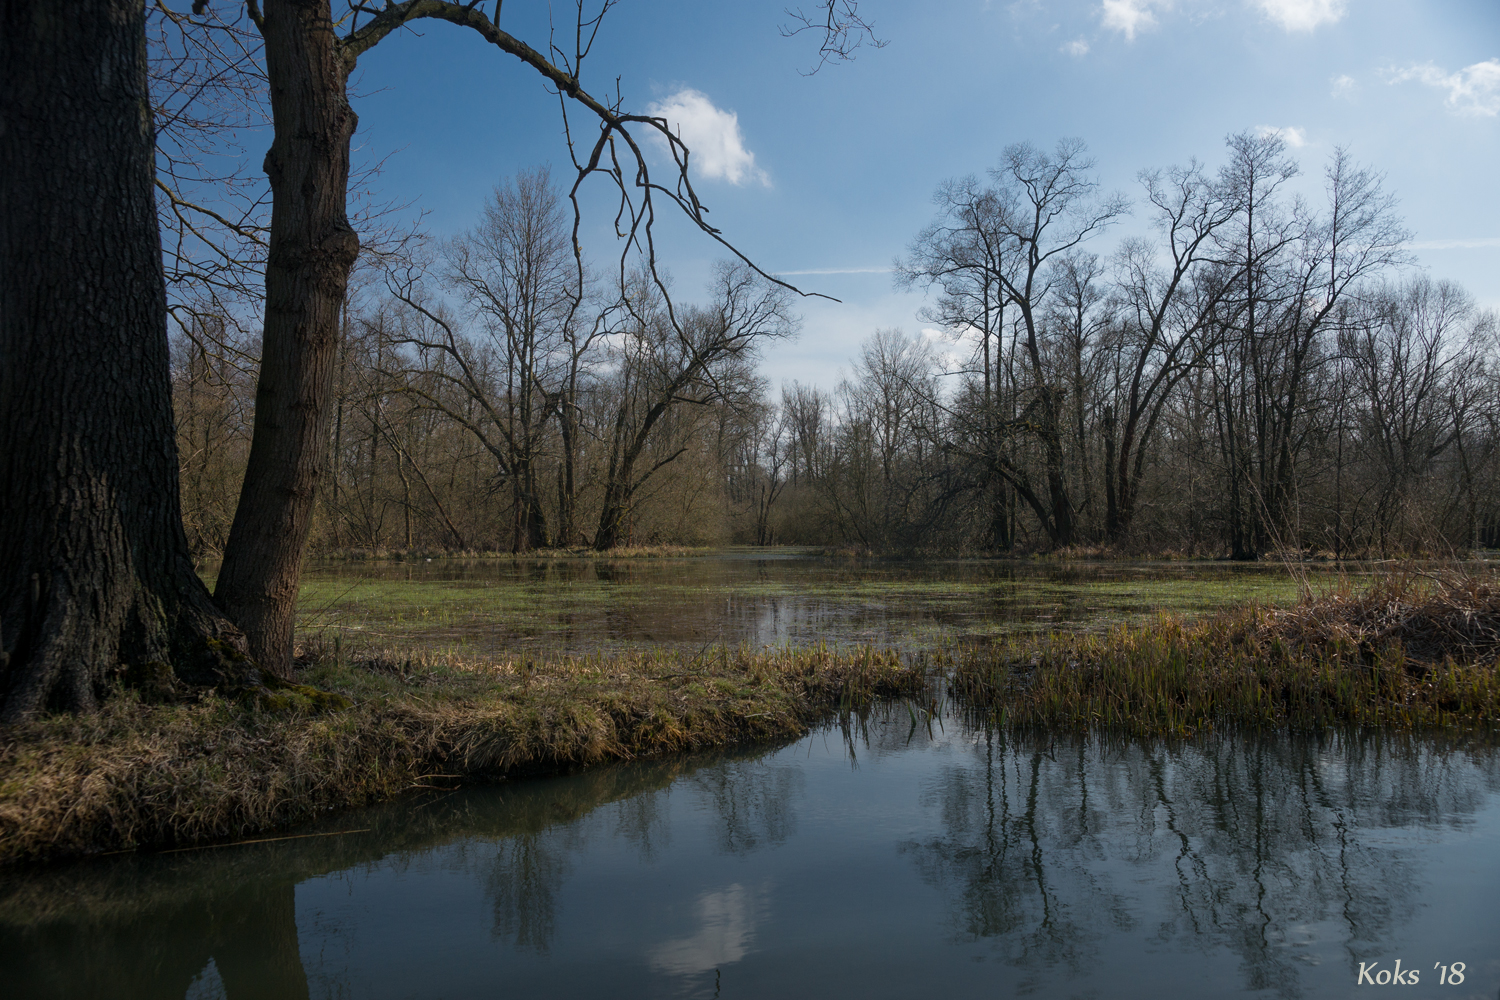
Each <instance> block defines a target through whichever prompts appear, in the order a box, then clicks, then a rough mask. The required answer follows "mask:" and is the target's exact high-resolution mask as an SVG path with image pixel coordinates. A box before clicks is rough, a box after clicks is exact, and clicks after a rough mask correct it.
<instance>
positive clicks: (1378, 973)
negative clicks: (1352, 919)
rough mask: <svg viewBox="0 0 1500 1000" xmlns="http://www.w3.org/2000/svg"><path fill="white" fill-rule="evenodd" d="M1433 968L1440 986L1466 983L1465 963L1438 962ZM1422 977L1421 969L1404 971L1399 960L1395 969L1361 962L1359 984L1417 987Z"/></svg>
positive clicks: (1377, 963) (1374, 963) (1375, 963)
mask: <svg viewBox="0 0 1500 1000" xmlns="http://www.w3.org/2000/svg"><path fill="white" fill-rule="evenodd" d="M1432 968H1433V971H1434V972H1437V973H1439V975H1438V985H1439V986H1457V985H1459V984H1460V983H1462V982H1463V981H1464V970H1465V969H1467V968H1468V966H1467V965H1465V964H1464V963H1463V962H1454V963H1453V964H1452V965H1444V964H1443V963H1442V962H1437V963H1435V964H1434V965H1433V967H1432ZM1421 976H1422V970H1420V969H1402V968H1401V959H1399V958H1398V959H1396V967H1395V968H1394V969H1382V968H1381V967H1380V963H1379V962H1360V963H1359V980H1358V983H1359V985H1360V986H1415V985H1417V983H1418V982H1420V981H1421Z"/></svg>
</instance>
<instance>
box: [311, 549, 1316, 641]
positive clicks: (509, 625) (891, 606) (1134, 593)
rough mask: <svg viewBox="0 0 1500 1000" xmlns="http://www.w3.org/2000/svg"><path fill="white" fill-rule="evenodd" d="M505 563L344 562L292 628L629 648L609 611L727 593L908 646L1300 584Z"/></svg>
mask: <svg viewBox="0 0 1500 1000" xmlns="http://www.w3.org/2000/svg"><path fill="white" fill-rule="evenodd" d="M464 565H465V566H467V565H468V564H464ZM506 565H507V564H492V565H491V567H490V568H491V569H492V570H493V573H494V575H493V576H491V577H489V578H471V579H459V580H432V579H420V578H417V579H389V578H386V577H382V576H380V575H377V574H376V573H374V572H372V573H369V574H365V575H362V576H353V577H350V576H345V575H342V574H344V573H345V572H346V571H347V570H348V567H347V566H341V567H340V568H339V570H338V573H339V574H340V575H328V573H327V571H326V570H325V571H315V572H311V573H309V575H308V578H307V579H306V580H305V582H304V584H303V588H302V592H301V598H300V603H299V608H300V614H299V628H300V631H301V634H302V635H303V636H304V637H312V636H315V635H317V634H319V633H320V632H343V633H345V634H349V635H359V636H365V637H371V638H375V639H379V640H383V641H388V642H403V643H413V644H417V645H421V646H425V647H427V648H433V647H438V648H445V649H459V650H462V649H466V648H472V646H473V645H475V644H482V645H483V646H484V647H485V648H487V649H490V650H491V651H495V650H497V649H503V648H506V647H508V646H519V645H523V644H527V643H531V644H536V643H540V644H545V643H546V641H547V639H548V637H550V636H558V637H563V636H566V637H567V639H568V641H569V642H570V644H571V645H572V646H573V648H578V647H580V646H583V647H587V646H589V645H592V644H595V643H597V644H599V645H605V646H609V647H610V648H616V649H617V648H622V647H627V646H629V645H631V643H630V641H629V640H621V639H619V638H618V630H617V629H616V627H615V625H616V623H615V622H614V621H612V620H611V618H612V617H616V618H617V617H618V616H619V615H622V614H623V615H630V616H632V617H633V618H634V619H637V620H640V621H644V622H649V625H650V628H647V629H645V631H652V630H653V629H654V630H672V629H676V628H678V627H679V626H681V627H684V628H688V629H699V630H702V629H704V628H707V629H708V632H707V633H705V637H707V635H708V634H716V631H715V629H714V626H713V623H714V621H716V620H719V619H722V618H723V615H724V612H723V610H722V609H724V607H725V606H726V602H728V601H730V600H733V601H737V602H767V603H769V602H771V601H784V602H793V605H794V606H797V607H802V608H809V609H816V610H818V611H820V612H831V613H832V614H826V615H824V617H825V618H827V619H830V620H832V619H836V618H839V617H842V619H844V620H845V621H847V622H850V623H851V624H847V625H839V624H836V625H832V626H830V628H831V629H832V631H829V632H828V633H827V634H826V635H823V636H822V638H825V639H827V640H828V641H832V642H856V643H857V642H859V641H862V640H863V639H864V636H863V635H862V634H861V632H860V629H861V628H862V627H864V625H865V623H864V622H862V621H861V620H860V619H861V618H862V617H868V616H869V615H870V614H871V613H873V612H878V613H879V616H880V617H881V618H882V627H883V628H884V629H885V630H886V633H885V634H886V639H885V640H884V641H889V642H892V643H894V644H897V645H902V646H906V647H908V648H916V647H920V646H924V645H928V644H931V643H932V642H934V641H939V640H941V638H943V636H944V634H948V633H953V632H954V631H955V629H956V630H957V631H959V632H963V633H966V634H970V635H987V634H988V635H1000V634H1009V633H1013V632H1016V631H1024V630H1033V631H1038V630H1041V631H1044V630H1047V629H1051V628H1058V627H1062V626H1066V627H1068V628H1073V629H1101V628H1107V627H1109V626H1111V625H1114V624H1119V623H1132V622H1140V621H1144V620H1146V619H1147V618H1149V617H1150V616H1152V615H1154V614H1156V613H1158V612H1161V611H1168V612H1173V613H1180V614H1196V613H1202V612H1206V611H1212V610H1216V609H1220V608H1224V607H1228V606H1231V605H1234V604H1239V603H1244V602H1247V601H1259V602H1262V603H1274V602H1284V601H1290V600H1295V599H1296V597H1297V595H1298V588H1299V585H1298V583H1297V582H1296V581H1295V580H1294V579H1292V577H1291V576H1289V575H1288V574H1286V573H1285V572H1282V571H1280V570H1279V568H1270V569H1262V570H1257V571H1251V572H1245V571H1225V570H1223V569H1222V568H1214V567H1210V568H1207V569H1204V570H1202V571H1189V572H1188V573H1186V574H1184V572H1183V571H1182V570H1180V569H1176V568H1174V569H1172V570H1171V571H1170V573H1168V572H1167V571H1162V570H1159V569H1155V568H1151V567H1146V568H1139V569H1136V570H1134V572H1137V573H1140V574H1142V576H1146V575H1148V574H1153V573H1158V572H1159V573H1162V574H1163V575H1164V577H1165V578H1155V579H1151V578H1140V579H1128V580H1121V579H1089V578H1088V577H1089V573H1090V570H1087V569H1086V570H1078V569H1076V568H1071V567H1070V568H1068V571H1067V572H1066V573H1065V574H1061V575H1062V577H1063V578H1061V579H1059V578H1057V576H1058V575H1059V574H1057V572H1056V571H1052V570H1049V571H1044V572H1043V573H1042V574H1039V575H1037V574H1035V572H1034V570H1033V571H1031V572H1028V573H1025V574H1024V575H1022V576H1021V577H1020V578H1019V579H1010V578H1006V577H1004V576H997V575H996V574H995V571H994V564H992V563H991V564H985V563H973V562H969V563H953V564H951V572H952V574H953V575H952V576H951V577H948V578H941V577H937V576H936V574H939V573H946V572H948V571H949V569H950V564H936V567H935V568H926V569H924V571H923V572H922V573H920V574H919V573H910V574H906V573H905V572H904V571H903V570H902V569H901V568H900V567H897V568H896V569H894V570H893V569H891V568H890V567H886V568H883V569H870V568H868V567H867V568H864V569H860V570H842V569H837V568H833V569H830V567H828V566H826V565H824V566H821V567H818V568H817V570H816V571H809V570H808V569H807V568H806V566H801V567H799V566H797V565H795V564H793V565H784V566H782V567H780V568H778V569H777V570H775V571H774V575H766V574H749V573H743V574H735V573H733V572H730V571H729V570H727V569H725V567H724V565H723V564H722V563H717V564H716V563H715V561H712V560H698V561H695V562H694V563H691V564H682V565H680V566H677V567H674V568H673V569H671V570H664V569H663V568H661V567H660V566H657V567H651V566H650V565H649V564H648V565H646V566H645V567H644V568H642V567H641V566H639V565H637V566H635V569H638V570H640V571H641V572H640V574H639V576H638V578H636V579H610V580H605V579H596V578H592V577H585V578H570V577H567V576H561V577H555V578H551V579H544V580H528V579H520V580H517V579H514V578H507V577H506V576H505V575H504V574H505V573H506ZM423 569H424V570H429V571H436V572H442V571H443V564H441V563H434V564H430V565H429V564H425V563H424V564H423ZM1092 571H1093V572H1098V571H1099V570H1098V569H1097V568H1095V569H1093V570H1092ZM418 572H421V570H419V571H418ZM1108 572H1112V573H1118V572H1119V570H1118V569H1117V568H1109V569H1108ZM1075 577H1076V579H1075ZM934 616H940V617H942V618H944V619H945V620H950V621H956V622H958V624H957V625H955V626H954V627H952V628H947V629H946V630H945V628H943V627H941V626H936V625H934V622H933V618H934ZM729 627H730V628H733V627H734V626H733V624H732V623H730V624H729ZM840 629H844V630H845V631H844V632H841V631H839V630H840ZM845 632H847V634H845ZM730 638H733V636H732V634H731V636H730ZM523 640H524V641H523Z"/></svg>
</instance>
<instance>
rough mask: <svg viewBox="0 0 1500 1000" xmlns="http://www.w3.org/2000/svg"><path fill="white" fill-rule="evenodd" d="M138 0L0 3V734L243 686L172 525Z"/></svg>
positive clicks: (174, 493)
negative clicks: (228, 682)
mask: <svg viewBox="0 0 1500 1000" xmlns="http://www.w3.org/2000/svg"><path fill="white" fill-rule="evenodd" d="M153 150H154V139H153V133H152V123H151V104H150V99H149V95H148V93H147V83H146V34H145V5H144V2H143V0H66V2H64V0H0V213H3V214H0V509H3V510H4V511H5V516H4V517H3V518H0V721H16V720H19V719H24V718H27V717H30V716H33V715H35V714H37V713H38V712H41V711H45V710H49V709H61V710H88V709H92V708H94V707H95V706H96V705H97V704H98V702H99V700H100V698H101V697H102V696H103V695H104V694H105V693H106V692H107V691H108V689H109V687H110V686H111V684H112V683H113V682H114V681H115V680H116V679H117V678H119V679H124V680H126V681H129V682H135V683H137V684H139V686H141V687H142V688H144V689H147V690H149V691H151V692H152V693H154V694H156V695H159V696H167V695H170V694H171V693H172V692H173V691H174V690H175V688H176V687H177V685H178V683H179V682H183V681H185V682H189V683H214V682H216V681H217V680H222V679H223V675H222V674H221V673H220V671H221V670H222V671H227V670H229V669H230V668H231V667H232V666H235V665H236V664H237V667H235V669H239V670H240V671H242V673H243V675H244V676H246V677H253V676H254V672H253V667H252V666H251V665H250V664H249V663H248V662H247V661H245V660H244V657H243V656H236V655H235V651H236V649H237V648H239V647H242V644H243V640H242V638H241V637H240V635H239V634H238V632H237V631H236V630H235V628H234V627H233V626H232V625H231V624H230V623H229V621H227V620H226V619H225V618H224V616H223V615H222V614H220V613H219V612H218V610H217V609H216V608H215V607H214V606H213V603H212V602H211V600H210V599H209V596H208V591H207V589H206V588H205V587H204V585H203V583H202V581H200V580H199V579H198V576H197V574H196V573H195V572H194V570H193V565H192V561H191V558H190V556H189V551H188V543H187V537H186V535H185V534H184V532H183V528H182V516H181V504H180V500H179V492H178V490H179V486H178V466H177V446H176V437H175V430H174V427H173V421H172V404H171V394H170V392H171V389H170V377H169V372H168V352H167V323H166V317H167V312H166V291H165V285H164V278H163V271H162V258H161V237H160V232H159V230H158V226H157V216H156V205H155V190H154V187H153V178H154V171H155V165H154V151H153Z"/></svg>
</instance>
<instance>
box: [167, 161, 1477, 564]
mask: <svg viewBox="0 0 1500 1000" xmlns="http://www.w3.org/2000/svg"><path fill="white" fill-rule="evenodd" d="M1091 168H1092V164H1091V162H1090V161H1088V160H1086V159H1085V158H1084V150H1083V147H1082V145H1081V144H1080V143H1077V142H1063V143H1060V144H1059V145H1058V146H1057V147H1056V148H1055V149H1054V150H1052V151H1041V150H1038V149H1036V148H1034V147H1030V146H1026V145H1021V146H1014V147H1011V148H1010V149H1008V150H1007V151H1006V153H1005V155H1004V157H1003V159H1002V162H1001V163H1000V165H999V166H998V167H997V168H996V169H994V170H992V171H991V172H990V174H989V176H988V177H987V178H985V179H983V180H981V179H976V178H966V179H961V180H956V181H952V182H949V183H948V184H945V185H944V186H943V187H942V188H941V189H940V191H939V192H938V197H937V202H938V206H939V210H938V215H937V218H936V219H935V220H934V222H933V223H932V224H931V225H930V226H929V227H927V228H926V229H924V230H923V231H922V232H921V233H919V234H918V235H917V236H916V238H915V239H914V240H913V242H912V244H911V246H910V248H909V250H908V253H907V254H906V256H905V257H904V258H903V259H902V261H901V262H900V266H899V267H898V279H899V280H900V281H901V282H902V283H903V284H905V285H906V286H908V287H920V288H926V289H929V290H930V291H932V292H933V294H932V295H931V296H930V299H929V301H931V302H932V303H933V304H932V305H931V306H930V307H929V309H928V310H927V311H926V312H925V314H924V315H923V317H922V319H923V320H924V322H925V323H927V324H928V325H929V326H931V327H935V328H940V329H942V330H944V331H946V333H947V334H948V335H949V340H947V341H944V340H940V339H935V338H931V337H924V336H921V335H918V336H907V335H903V334H902V333H900V332H898V331H895V330H882V331H877V332H874V333H872V335H871V336H870V337H869V338H868V339H867V340H866V342H865V343H864V345H863V347H862V348H861V350H860V352H859V356H858V357H857V358H854V359H852V363H851V366H850V371H851V374H850V375H849V377H848V378H847V379H846V380H845V381H843V382H842V383H841V384H839V385H838V386H837V387H835V388H834V389H832V390H831V391H830V390H825V389H822V388H818V387H814V386H809V385H803V384H799V383H793V384H790V385H785V386H781V387H779V388H777V389H774V390H773V387H771V386H770V385H769V384H768V382H767V380H766V379H765V378H764V377H763V376H761V375H760V374H758V372H757V368H756V362H757V360H758V358H759V354H760V351H761V349H762V347H763V346H765V345H766V343H767V342H768V341H770V340H772V339H774V338H782V337H787V336H789V335H791V334H793V333H794V332H795V330H796V320H795V317H794V316H793V315H792V311H791V307H790V299H789V296H788V293H787V292H786V291H785V290H784V289H781V288H779V287H777V286H776V285H774V284H772V283H770V282H767V281H766V280H765V279H763V278H762V277H760V276H759V275H757V274H756V273H755V272H753V271H752V270H750V269H748V268H746V267H744V266H743V265H734V266H729V265H725V266H723V267H721V268H720V269H719V270H718V272H717V274H716V277H715V280H714V282H713V286H712V287H711V289H709V292H708V295H707V297H706V298H703V299H701V300H700V301H699V302H698V303H697V304H693V305H687V304H685V303H684V302H683V301H680V300H679V299H680V296H677V295H674V296H672V301H669V300H668V298H667V297H666V296H665V295H664V294H663V289H662V288H661V287H659V286H658V285H657V284H656V283H654V282H653V281H651V280H648V279H647V277H645V276H643V275H631V274H628V273H621V274H618V275H616V276H614V277H613V278H610V277H608V276H599V275H590V274H582V275H580V273H579V271H578V269H577V268H576V266H575V258H574V249H573V244H572V229H571V219H570V218H567V217H565V214H564V212H563V210H562V207H561V203H560V200H559V195H558V194H557V192H556V190H555V188H554V187H553V185H552V183H551V181H550V179H549V178H548V176H547V175H546V173H545V172H541V171H539V172H533V173H525V174H522V175H520V176H518V177H517V178H515V179H514V180H512V181H509V182H507V183H506V184H504V185H502V187H501V188H499V189H498V190H497V192H496V195H495V198H494V199H493V200H492V201H491V202H490V203H489V204H488V205H487V206H486V208H485V211H484V213H483V215H482V217H481V218H480V219H479V221H478V223H477V224H476V226H475V227H474V229H473V230H472V231H470V232H469V233H467V234H465V235H464V236H462V237H459V238H458V239H455V240H453V241H451V242H449V243H447V244H446V245H444V246H443V247H442V248H441V251H440V252H438V253H435V254H433V255H432V257H431V259H430V260H426V261H421V262H414V261H412V260H407V261H406V262H405V263H404V264H403V265H401V266H399V267H397V266H395V265H392V264H390V263H389V262H387V263H386V265H385V267H384V269H383V277H382V278H380V279H376V280H371V281H367V282H366V284H365V285H364V286H363V287H362V288H360V289H358V290H356V291H355V292H354V294H353V295H352V296H351V299H350V302H349V306H348V309H347V312H346V316H345V322H344V325H343V333H344V337H343V343H342V346H341V349H340V351H339V355H338V364H337V370H336V371H335V372H334V373H333V378H334V379H335V384H336V392H335V403H334V409H333V412H332V413H330V415H329V421H328V462H327V466H326V470H325V475H324V478H323V480H322V485H321V486H320V497H319V501H320V508H321V515H320V516H321V520H320V524H319V526H318V528H317V529H316V530H315V533H314V542H313V545H314V548H315V549H322V550H325V551H326V550H335V549H365V550H429V551H430V550H486V551H514V552H520V551H529V550H532V549H537V548H549V547H573V546H585V545H587V546H594V547H597V548H610V547H614V546H618V545H622V544H722V543H738V544H756V545H765V544H808V545H825V546H838V547H855V548H859V549H867V550H873V551H970V552H978V551H1001V552H1009V551H1039V550H1053V549H1059V548H1069V547H1072V548H1079V547H1093V546H1109V547H1113V548H1116V549H1119V550H1122V551H1127V552H1163V551H1174V552H1181V553H1186V554H1202V555H1226V556H1233V557H1236V558H1255V557H1258V556H1261V555H1264V554H1267V553H1270V552H1273V551H1288V550H1312V551H1317V552H1327V553H1331V554H1334V555H1337V556H1340V557H1356V556H1383V555H1394V554H1403V553H1413V552H1422V551H1426V552H1441V553H1443V554H1451V553H1452V552H1455V551H1467V550H1468V549H1470V548H1472V547H1475V546H1489V547H1494V546H1496V545H1500V341H1497V326H1496V318H1495V316H1494V314H1493V313H1491V312H1486V311H1482V310H1479V309H1478V308H1476V306H1475V304H1474V302H1473V300H1472V299H1471V297H1470V296H1469V295H1468V294H1467V293H1466V292H1464V291H1463V290H1462V289H1461V288H1459V287H1457V286H1455V285H1452V284H1448V283H1446V282H1440V281H1433V280H1431V279H1429V278H1427V277H1425V276H1422V275H1420V274H1417V273H1414V272H1413V271H1412V270H1411V269H1410V268H1409V267H1408V266H1407V265H1408V264H1409V259H1408V255H1407V253H1406V251H1405V250H1404V245H1405V243H1406V241H1407V239H1408V234H1407V233H1406V232H1405V231H1404V230H1403V229H1402V227H1401V225H1400V223H1399V220H1398V219H1397V218H1396V217H1395V215H1394V213H1393V206H1392V201H1391V198H1390V197H1389V196H1388V195H1387V194H1385V193H1384V192H1382V190H1381V187H1380V181H1379V177H1378V175H1375V174H1373V173H1372V172H1370V171H1369V170H1367V169H1364V168H1360V167H1358V166H1356V165H1355V164H1354V163H1353V162H1352V161H1351V160H1350V159H1349V158H1348V157H1347V156H1346V155H1345V154H1344V153H1342V152H1336V153H1335V154H1334V156H1333V157H1332V159H1331V160H1330V162H1329V164H1328V165H1327V169H1326V182H1325V184H1324V185H1323V187H1324V190H1325V192H1326V199H1325V201H1324V202H1323V203H1322V204H1321V205H1318V206H1312V205H1309V204H1308V203H1306V202H1304V201H1303V200H1301V199H1299V198H1296V197H1294V196H1292V195H1291V194H1290V193H1289V187H1290V185H1289V183H1288V182H1289V181H1290V180H1291V179H1292V178H1293V177H1294V176H1295V174H1296V173H1297V166H1296V165H1295V164H1294V163H1292V162H1291V161H1290V160H1289V159H1288V158H1287V156H1286V150H1285V148H1284V146H1283V144H1282V141H1281V140H1280V139H1279V138H1278V137H1276V136H1274V135H1250V134H1245V135H1239V136H1234V137H1231V139H1230V140H1229V143H1228V148H1227V157H1226V162H1225V164H1224V166H1223V167H1222V168H1221V169H1219V170H1218V171H1217V172H1215V173H1210V172H1208V171H1206V170H1205V169H1204V168H1202V167H1200V166H1197V165H1193V166H1190V167H1186V168H1175V169H1171V170H1163V171H1157V172H1144V173H1142V174H1141V175H1140V184H1141V193H1140V196H1139V197H1138V198H1137V199H1136V208H1135V216H1136V218H1137V219H1145V220H1146V221H1149V223H1150V225H1151V228H1150V232H1151V233H1152V234H1153V235H1152V237H1151V238H1149V239H1145V238H1130V239H1125V240H1122V241H1119V242H1118V243H1117V244H1116V245H1115V247H1114V249H1113V250H1112V251H1111V253H1110V254H1109V255H1108V256H1101V255H1099V254H1096V253H1092V252H1090V251H1089V249H1088V248H1089V246H1090V244H1091V242H1093V241H1095V240H1096V238H1097V237H1099V236H1100V235H1101V234H1103V233H1104V231H1105V230H1106V229H1107V228H1108V226H1109V225H1110V224H1111V223H1113V222H1115V221H1116V220H1117V219H1118V218H1120V217H1122V216H1123V215H1125V214H1126V213H1127V212H1129V211H1130V206H1129V205H1128V203H1127V202H1126V200H1125V199H1124V198H1123V197H1121V196H1118V195H1116V196H1107V195H1104V194H1102V193H1101V192H1100V191H1099V190H1098V186H1097V184H1096V182H1095V181H1093V180H1092V179H1091V177H1090V176H1089V170H1090V169H1091ZM372 273H373V272H372ZM184 314H185V313H184V312H182V311H180V312H179V315H184ZM192 315H193V319H191V320H190V321H188V322H187V323H186V324H185V326H184V327H183V329H182V330H181V332H180V335H179V336H178V338H177V343H176V355H175V357H176V397H175V398H176V407H177V418H178V433H179V444H180V446H181V455H182V483H183V502H184V516H185V520H186V523H187V527H188V534H189V537H190V539H191V540H192V542H193V544H194V546H195V548H196V549H197V551H198V552H200V553H201V554H204V555H211V554H213V553H215V552H216V551H217V550H218V549H219V548H221V547H222V545H223V544H224V541H225V539H226V538H227V536H228V531H229V526H230V521H231V519H232V517H233V513H234V509H235V503H236V500H237V498H238V488H239V480H240V477H241V473H242V469H243V466H244V463H245V459H246V455H247V453H248V442H249V428H250V414H251V407H252V406H253V401H254V382H255V365H254V358H255V356H256V354H257V353H258V352H257V347H256V344H255V342H254V340H253V339H252V338H250V337H248V336H246V335H244V334H242V333H238V332H237V328H236V326H235V325H234V324H233V323H231V322H229V321H227V320H226V319H224V318H223V317H216V316H214V315H213V314H212V312H211V311H210V310H201V309H200V310H197V311H195V312H192Z"/></svg>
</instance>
